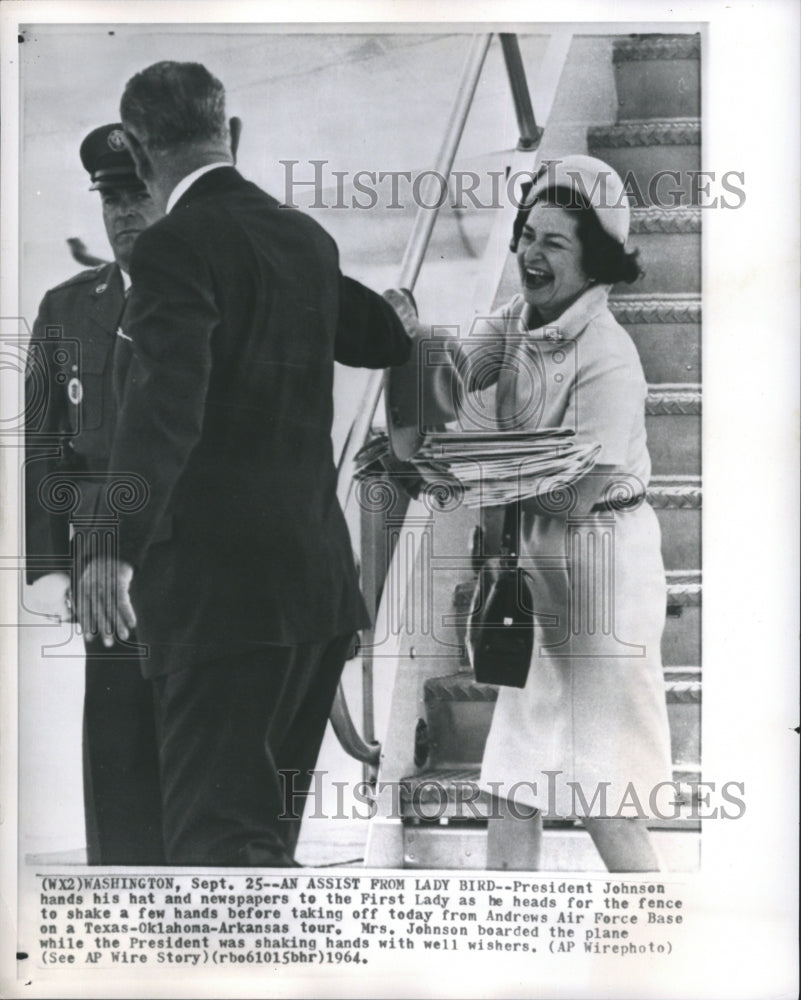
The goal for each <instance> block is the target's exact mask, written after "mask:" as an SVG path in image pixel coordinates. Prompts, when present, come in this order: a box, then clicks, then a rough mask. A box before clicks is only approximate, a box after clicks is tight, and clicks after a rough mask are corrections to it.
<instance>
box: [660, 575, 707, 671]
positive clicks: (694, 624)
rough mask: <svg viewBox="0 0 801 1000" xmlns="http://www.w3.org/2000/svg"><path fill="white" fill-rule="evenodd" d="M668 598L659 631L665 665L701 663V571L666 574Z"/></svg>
mask: <svg viewBox="0 0 801 1000" xmlns="http://www.w3.org/2000/svg"><path fill="white" fill-rule="evenodd" d="M667 579H668V601H667V618H666V619H665V631H664V632H663V633H662V662H663V663H664V664H665V666H675V665H681V664H685V663H700V662H701V596H702V592H701V571H700V570H675V571H671V572H668V573H667Z"/></svg>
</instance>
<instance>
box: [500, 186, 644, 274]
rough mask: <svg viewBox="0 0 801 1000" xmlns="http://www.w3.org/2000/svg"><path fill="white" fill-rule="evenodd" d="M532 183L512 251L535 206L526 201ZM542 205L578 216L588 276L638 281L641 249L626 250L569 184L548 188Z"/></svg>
mask: <svg viewBox="0 0 801 1000" xmlns="http://www.w3.org/2000/svg"><path fill="white" fill-rule="evenodd" d="M530 190H531V185H530V184H529V185H525V184H524V185H523V191H522V197H521V206H520V208H519V209H518V211H517V216H516V217H515V221H514V226H513V227H512V241H511V243H510V244H509V247H510V249H511V250H512V252H513V253H515V252H516V251H517V245H518V243H519V242H520V237H521V236H522V234H523V227H524V226H525V224H526V219H528V216H529V212H530V211H531V208H532V205H531V204H528V203H527V199H528V192H529V191H530ZM537 203H538V204H541V205H555V206H557V207H559V208H564V209H565V210H566V211H569V212H576V213H577V215H578V237H579V239H580V240H581V248H582V254H581V263H582V266H583V268H584V270H585V272H586V273H587V277H588V278H592V279H594V280H595V281H598V282H600V283H601V284H604V285H614V284H616V283H617V282H618V281H625V282H628V283H629V284H630V283H631V282H632V281H636V280H637V278H639V276H640V275H641V274H642V268H641V267H640V265H639V263H638V261H637V258H638V256H639V251H637V250H631V251H628V252H627V251H626V250H625V248H624V247H623V244H622V243H618V242H617V240H616V239H614V238H613V237H612V236H610V235H609V233H607V232H606V230H605V229H602V228H601V223H600V222H599V221H598V216H597V215H596V214H595V212H594V211H593V210H592V208H591V206H590V205H589V204H588V203H587V201H586V199H585V198H584V197H583V196H582V194H581V193H580V192H579V191H575V190H572V189H571V188H566V187H549V188H547V189H546V190H545V191H543V192H542V194H540V195H539V197H538V198H537Z"/></svg>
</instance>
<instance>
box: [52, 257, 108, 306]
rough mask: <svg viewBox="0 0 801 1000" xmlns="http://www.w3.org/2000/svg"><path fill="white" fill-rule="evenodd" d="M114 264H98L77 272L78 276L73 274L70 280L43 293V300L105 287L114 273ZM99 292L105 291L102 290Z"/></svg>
mask: <svg viewBox="0 0 801 1000" xmlns="http://www.w3.org/2000/svg"><path fill="white" fill-rule="evenodd" d="M116 266H117V265H116V264H113V263H106V264H98V265H97V266H96V267H90V268H87V269H86V270H85V271H79V272H78V274H73V276H72V277H71V278H67V279H66V280H65V281H62V282H61V283H60V284H58V285H54V286H53V287H52V288H50V289H48V291H47V292H45V298H47V297H48V296H63V295H67V296H69V295H72V294H74V293H76V292H78V293H83V292H85V291H91V290H93V287H94V288H97V287H98V286H99V285H107V284H108V282H109V279H110V278H111V276H112V275H113V273H114V269H115V268H116ZM101 291H105V288H103V289H102V290H101Z"/></svg>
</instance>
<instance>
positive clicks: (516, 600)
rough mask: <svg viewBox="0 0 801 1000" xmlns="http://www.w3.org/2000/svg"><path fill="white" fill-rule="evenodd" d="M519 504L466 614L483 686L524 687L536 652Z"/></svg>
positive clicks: (471, 650) (478, 677) (509, 514)
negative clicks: (520, 550) (521, 555)
mask: <svg viewBox="0 0 801 1000" xmlns="http://www.w3.org/2000/svg"><path fill="white" fill-rule="evenodd" d="M519 516H520V508H519V504H510V505H509V506H508V507H507V508H506V511H505V514H504V524H503V541H502V547H501V555H500V558H499V560H497V561H496V562H495V564H486V565H484V566H482V567H481V568H480V569H479V572H478V581H477V583H476V589H475V592H474V594H473V600H472V603H471V606H470V611H469V612H468V616H467V639H466V641H467V652H468V656H469V658H470V663H471V665H472V667H473V672H474V673H475V676H476V680H477V681H479V683H481V684H499V685H502V686H504V687H517V688H522V687H525V684H526V678H527V677H528V671H529V667H530V666H531V656H532V654H533V652H534V593H533V590H532V587H531V581H530V580H529V577H528V574H527V573H526V572H525V571H524V570H522V569H521V568H520V566H518V564H517V547H518V546H517V541H516V540H517V539H519V537H520V532H519Z"/></svg>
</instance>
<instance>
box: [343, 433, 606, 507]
mask: <svg viewBox="0 0 801 1000" xmlns="http://www.w3.org/2000/svg"><path fill="white" fill-rule="evenodd" d="M600 450H601V446H600V445H599V444H578V443H577V442H576V440H575V434H574V432H573V431H572V430H569V429H559V428H557V429H547V428H546V429H542V430H536V431H503V432H500V431H499V432H497V433H487V432H476V431H442V432H435V433H430V434H428V435H427V436H426V439H425V441H424V443H423V445H422V446H421V448H420V450H419V451H418V452H417V454H416V455H415V456H414V458H413V459H412V460H411V462H410V463H409V465H410V466H413V467H414V469H416V470H417V472H418V473H419V474H420V476H421V477H422V478H423V480H425V481H426V482H427V483H430V484H437V485H438V486H442V485H448V484H452V486H453V488H454V489H455V490H459V491H460V492H461V494H462V500H463V503H464V504H465V506H467V507H479V506H483V507H494V506H499V505H502V504H507V503H510V502H511V501H513V500H516V499H519V500H525V499H527V498H529V497H536V496H542V495H543V494H545V493H550V492H553V491H555V490H559V489H564V488H565V487H566V486H568V485H570V484H571V483H574V482H575V481H576V480H577V479H580V478H581V477H582V476H584V475H586V474H587V473H588V472H589V471H590V470H591V469H592V467H593V466H594V465H595V462H596V459H597V457H598V452H599V451H600ZM388 451H389V444H388V441H387V438H386V435H385V434H383V433H382V434H379V435H377V436H376V437H375V438H373V439H371V440H370V441H369V442H367V444H365V446H364V447H363V448H362V449H361V451H360V452H359V454H358V456H357V459H356V461H357V466H358V468H359V470H360V472H365V471H367V468H368V466H370V465H372V464H373V463H374V462H375V461H376V460H378V461H381V462H383V461H384V456H385V455H386V454H387V453H388ZM387 471H390V472H391V471H392V469H391V468H389V467H387Z"/></svg>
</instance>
